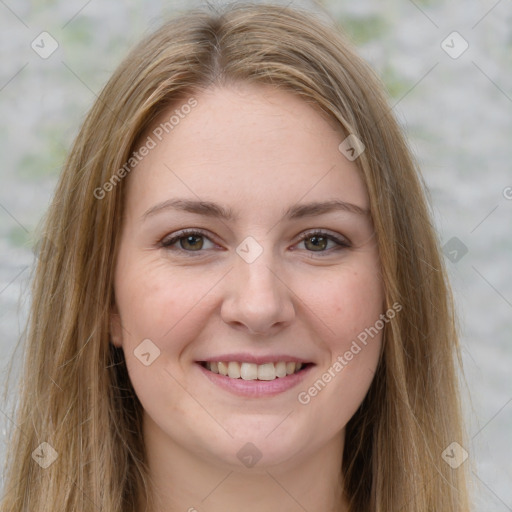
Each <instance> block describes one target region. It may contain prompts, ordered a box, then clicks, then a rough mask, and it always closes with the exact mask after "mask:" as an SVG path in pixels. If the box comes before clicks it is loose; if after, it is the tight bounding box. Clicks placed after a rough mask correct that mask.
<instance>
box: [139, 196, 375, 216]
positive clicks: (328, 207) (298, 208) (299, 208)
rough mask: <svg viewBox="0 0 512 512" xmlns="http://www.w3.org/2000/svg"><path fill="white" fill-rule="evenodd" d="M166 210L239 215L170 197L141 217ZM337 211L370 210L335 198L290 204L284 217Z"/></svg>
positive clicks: (208, 204) (208, 203) (363, 213)
mask: <svg viewBox="0 0 512 512" xmlns="http://www.w3.org/2000/svg"><path fill="white" fill-rule="evenodd" d="M166 210H177V211H185V212H190V213H196V214H198V215H204V216H207V217H213V218H217V219H223V220H226V221H236V220H238V216H237V215H236V214H235V212H234V211H233V210H232V209H231V208H225V207H224V206H221V205H220V204H217V203H213V202H211V201H201V200H191V199H168V200H167V201H164V202H162V203H158V204H156V205H155V206H152V207H151V208H149V210H147V211H146V212H145V213H144V214H143V215H142V217H141V220H143V221H144V220H146V219H147V218H148V217H151V216H153V215H155V214H157V213H160V212H162V211H166ZM335 211H344V212H348V213H353V214H356V215H361V216H365V217H366V216H369V214H370V211H369V210H367V209H365V208H362V207H360V206H357V205H355V204H353V203H347V202H346V201H341V200H338V199H334V200H331V201H324V202H311V203H306V204H297V205H293V206H290V207H289V208H288V209H287V210H286V211H285V212H284V214H283V219H288V220H296V219H300V218H303V217H313V216H317V215H323V214H326V213H330V212H335Z"/></svg>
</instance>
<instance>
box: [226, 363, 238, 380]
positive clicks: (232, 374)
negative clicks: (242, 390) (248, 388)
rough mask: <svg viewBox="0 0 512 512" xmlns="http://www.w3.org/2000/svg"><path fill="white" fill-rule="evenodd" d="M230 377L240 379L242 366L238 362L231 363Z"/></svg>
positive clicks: (229, 366) (229, 368) (229, 365)
mask: <svg viewBox="0 0 512 512" xmlns="http://www.w3.org/2000/svg"><path fill="white" fill-rule="evenodd" d="M228 377H231V378H232V379H239V378H240V365H239V364H238V363H237V362H236V361H230V362H229V363H228Z"/></svg>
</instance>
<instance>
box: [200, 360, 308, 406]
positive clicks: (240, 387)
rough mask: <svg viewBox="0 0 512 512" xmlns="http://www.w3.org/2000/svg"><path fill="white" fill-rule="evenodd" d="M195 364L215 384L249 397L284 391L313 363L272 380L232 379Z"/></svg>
mask: <svg viewBox="0 0 512 512" xmlns="http://www.w3.org/2000/svg"><path fill="white" fill-rule="evenodd" d="M196 364H197V366H198V367H199V369H200V370H201V371H202V372H203V375H204V376H205V377H207V378H208V379H210V381H211V382H213V383H214V384H216V385H217V386H220V387H221V388H223V389H225V390H227V391H230V392H231V393H234V394H235V395H238V396H244V397H249V398H260V397H270V396H275V395H278V394H279V393H284V392H285V391H288V390H289V389H291V388H293V387H294V386H297V385H298V384H299V383H301V382H302V381H303V380H304V379H305V378H306V375H307V374H308V373H309V371H310V370H311V368H312V367H313V365H308V366H306V367H305V368H304V369H302V370H300V371H299V372H297V373H292V374H290V375H287V376H286V377H277V378H275V379H274V380H244V379H232V378H231V377H226V376H225V375H221V374H220V373H213V372H211V371H210V370H207V369H206V368H205V367H204V366H202V365H201V364H200V363H196Z"/></svg>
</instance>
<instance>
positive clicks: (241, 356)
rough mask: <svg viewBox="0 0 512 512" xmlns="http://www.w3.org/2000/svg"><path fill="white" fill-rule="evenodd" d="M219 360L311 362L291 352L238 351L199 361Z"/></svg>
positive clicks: (260, 362) (259, 362) (262, 362)
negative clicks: (251, 352) (258, 353)
mask: <svg viewBox="0 0 512 512" xmlns="http://www.w3.org/2000/svg"><path fill="white" fill-rule="evenodd" d="M219 361H222V362H224V361H237V362H239V363H254V364H265V363H277V362H279V361H285V362H287V363H288V362H294V363H304V364H305V363H310V362H311V361H310V360H307V359H304V358H301V357H296V356H291V355H289V354H268V355H262V356H257V355H254V354H246V353H237V354H219V355H218V356H212V357H207V358H205V359H201V360H200V361H198V362H219Z"/></svg>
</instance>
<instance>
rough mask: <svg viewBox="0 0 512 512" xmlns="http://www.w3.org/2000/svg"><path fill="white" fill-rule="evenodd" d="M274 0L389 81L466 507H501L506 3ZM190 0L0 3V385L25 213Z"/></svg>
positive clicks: (21, 306)
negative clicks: (329, 30) (446, 372)
mask: <svg viewBox="0 0 512 512" xmlns="http://www.w3.org/2000/svg"><path fill="white" fill-rule="evenodd" d="M210 3H211V4H213V5H220V4H221V3H222V2H219V1H216V2H213V1H212V2H210ZM278 3H283V2H278ZM285 3H291V4H294V5H298V6H301V7H305V8H308V9H311V10H312V11H314V12H317V13H319V14H320V15H321V16H323V17H326V18H332V19H335V20H336V21H337V22H338V24H339V25H340V27H341V28H342V30H343V31H344V32H345V33H346V34H348V35H349V37H350V38H351V39H352V41H353V42H354V43H355V44H356V46H357V47H358V49H359V52H360V54H361V55H362V56H363V58H365V59H366V60H367V61H368V62H369V63H370V65H371V66H372V67H373V68H374V69H375V71H376V72H377V74H378V75H380V77H381V78H382V80H383V82H384V84H385V86H386V88H387V91H388V93H389V102H390V106H391V107H393V111H394V113H395V115H396V116H397V117H398V119H399V121H400V123H401V125H402V126H403V129H404V131H405V133H406V135H407V137H408V139H409V142H410V145H411V148H412V150H413V152H414V154H415V156H416V158H417V160H418V162H419V164H420V167H421V169H422V173H423V177H424V179H425V182H426V184H427V186H428V188H429V190H430V194H431V202H432V206H433V209H434V214H435V221H436V225H437V228H438V231H439V236H440V239H441V241H442V244H443V247H444V252H445V257H446V259H447V266H448V270H449V272H450V277H451V280H452V286H453V290H454V294H455V300H456V302H457V307H458V314H459V319H460V332H461V343H462V352H463V362H464V371H465V379H466V382H467V388H466V390H465V392H466V395H467V398H466V415H467V422H468V423H467V424H468V430H469V437H470V443H469V446H464V449H465V450H466V451H467V452H468V453H469V458H468V461H466V462H465V463H471V464H473V467H474V470H473V485H474V492H475V496H476V498H475V501H476V505H475V510H478V511H485V512H486V511H490V512H504V511H507V510H508V511H512V462H511V460H512V435H511V434H512V432H511V430H512V273H511V267H512V237H511V235H512V165H511V161H512V1H511V0H481V1H468V0H466V1H464V2H462V1H461V0H458V1H450V2H447V1H439V0H415V1H413V0H388V1H387V2H382V1H381V2H378V1H377V0H360V1H359V2H349V1H343V0H331V1H324V2H316V3H313V2H299V1H295V2H293V1H292V2H284V3H283V4H285ZM201 4H203V2H179V1H171V0H167V1H163V0H145V1H137V2H136V1H133V0H125V1H124V2H115V1H113V0H102V1H101V2H100V1H99V0H89V1H87V0H67V1H64V0H53V1H50V0H46V1H44V0H39V1H38V0H32V1H28V0H0V41H1V44H0V62H1V68H0V114H1V115H0V155H1V160H2V162H1V164H0V178H1V183H2V185H1V186H0V348H1V353H0V372H2V373H1V384H2V385H3V384H4V382H5V381H6V379H7V363H8V362H9V360H10V358H11V357H13V358H14V359H13V360H14V367H13V369H14V375H12V376H11V380H13V379H15V378H16V372H17V371H19V367H20V363H21V358H22V351H21V347H17V343H18V339H19V336H20V333H21V330H22V329H23V327H24V324H25V321H26V317H27V313H28V304H29V300H30V297H29V293H28V285H29V277H30V272H31V270H32V268H33V264H34V262H35V255H34V253H35V249H34V247H35V245H36V243H37V240H38V238H39V235H38V231H37V227H38V223H39V222H40V220H41V217H42V215H43V214H44V213H45V211H46V209H47V207H48V204H49V202H50V200H51V197H52V193H53V190H54V188H55V185H56V182H57V178H58V176H59V172H60V170H61V166H62V163H63V160H64V158H65V155H66V152H67V151H68V149H69V148H70V145H71V143H72V140H73V138H74V137H75V136H76V134H77V133H78V129H79V127H80V124H81V122H82V121H83V119H84V116H85V114H86V112H87V111H88V109H89V108H90V107H91V105H92V103H93V102H94V100H95V99H96V96H97V95H98V93H99V91H100V90H101V88H102V86H103V85H104V84H105V83H106V81H107V80H108V78H109V76H110V75H111V73H112V72H113V70H114V69H115V67H116V66H117V64H119V62H120V60H121V59H122V57H123V56H124V55H125V54H126V53H127V52H128V50H129V49H130V48H131V47H132V46H133V45H134V44H135V43H137V42H138V41H139V40H140V39H141V38H142V37H143V36H145V35H147V34H148V33H149V32H151V31H152V30H153V29H155V28H156V27H157V26H159V25H160V24H161V22H162V20H163V19H164V18H165V17H168V16H170V15H172V14H174V13H177V12H180V11H182V10H184V9H186V8H188V7H191V6H198V5H201ZM11 398H13V397H10V399H11ZM6 410H7V404H6V403H4V402H2V403H1V404H0V413H1V414H0V460H1V461H2V463H3V460H4V459H3V455H4V452H5V445H6V442H7V440H6V438H5V425H6V424H7V423H8V422H10V421H11V420H10V418H9V417H8V416H7V415H6V413H5V412H4V411H6Z"/></svg>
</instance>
